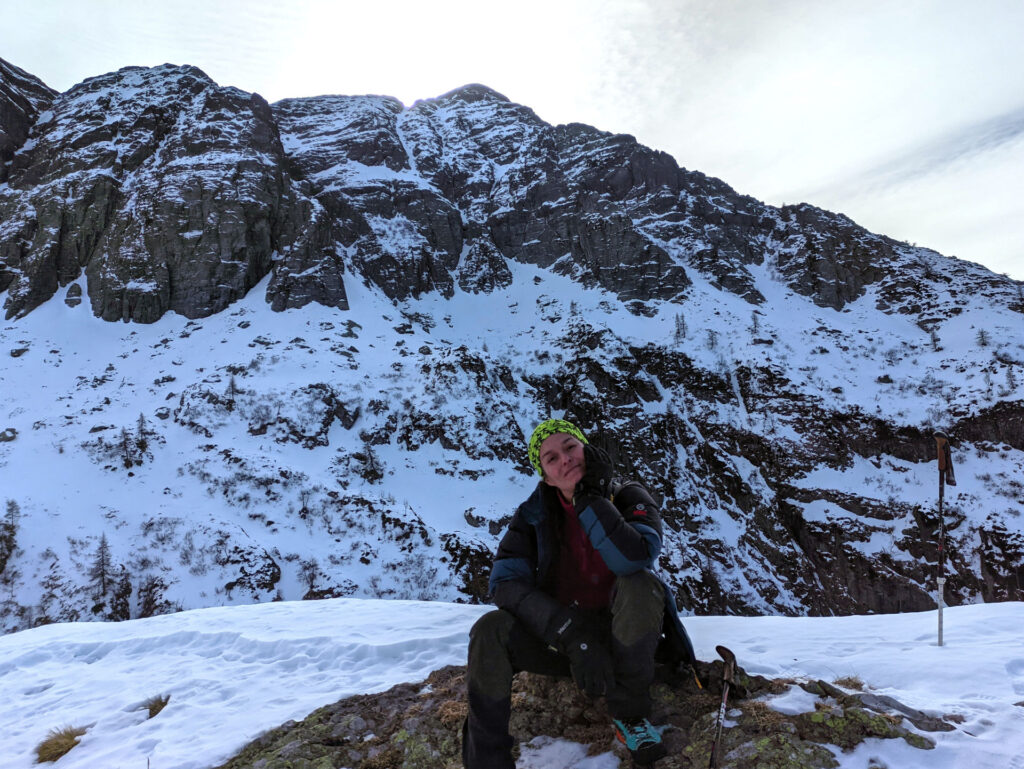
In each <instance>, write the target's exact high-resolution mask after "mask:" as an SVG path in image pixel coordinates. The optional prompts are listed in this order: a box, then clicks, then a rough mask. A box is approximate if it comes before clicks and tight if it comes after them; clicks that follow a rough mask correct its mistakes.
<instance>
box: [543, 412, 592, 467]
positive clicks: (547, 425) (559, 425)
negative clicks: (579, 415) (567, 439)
mask: <svg viewBox="0 0 1024 769" xmlns="http://www.w3.org/2000/svg"><path fill="white" fill-rule="evenodd" d="M555 433H566V434H567V435H571V436H572V437H573V438H578V439H579V440H580V441H582V442H583V443H586V442H587V439H586V437H585V436H584V435H583V433H582V432H580V429H579V428H578V427H577V426H576V425H574V424H573V423H572V422H568V421H566V420H564V419H548V420H547V421H545V422H541V423H540V424H539V425H537V427H536V428H534V430H533V435H531V436H530V464H531V465H533V468H534V469H535V470H536V471H537V475H540V476H543V475H544V471H543V470H541V467H540V444H542V443H543V442H544V439H545V438H548V437H550V436H552V435H554V434H555Z"/></svg>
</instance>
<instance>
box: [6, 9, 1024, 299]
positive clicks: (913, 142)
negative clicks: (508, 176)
mask: <svg viewBox="0 0 1024 769" xmlns="http://www.w3.org/2000/svg"><path fill="white" fill-rule="evenodd" d="M0 21H2V24H0V57H2V58H4V59H7V60H8V61H10V62H11V63H12V64H15V65H17V66H19V67H21V68H22V69H25V70H28V71H29V72H31V73H32V74H34V75H36V76H38V77H40V78H41V79H42V80H43V81H44V82H46V83H47V84H48V85H50V86H51V87H53V88H56V89H57V90H66V89H68V88H70V87H71V86H73V85H74V84H76V83H78V82H80V81H81V80H83V79H85V78H87V77H91V76H93V75H99V74H103V73H106V72H109V71H111V70H115V69H118V68H120V67H123V66H128V65H157V64H163V63H165V62H172V63H175V64H186V63H187V64H194V65H196V66H198V67H199V68H200V69H202V70H204V71H205V72H206V73H207V74H208V75H210V77H212V78H213V79H214V80H216V81H217V82H218V83H220V84H221V85H233V86H237V87H239V88H243V89H245V90H247V91H256V92H258V93H260V94H262V95H263V96H264V97H265V98H267V99H268V100H270V101H275V100H277V99H282V98H285V97H289V96H308V95H315V94H323V93H341V94H363V93H378V94H388V95H391V96H396V97H398V98H399V99H401V100H402V101H403V102H405V103H406V104H412V103H413V102H414V101H416V100H417V99H422V98H430V97H433V96H437V95H440V94H442V93H444V92H446V91H449V90H451V89H452V88H456V87H458V86H460V85H464V84H466V83H473V82H478V83H484V84H486V85H488V86H490V87H492V88H494V89H496V90H498V91H500V92H502V93H504V94H505V95H506V96H508V97H509V98H510V99H512V100H513V101H516V102H519V103H522V104H525V105H527V106H529V107H532V108H533V109H534V110H535V111H536V112H537V113H538V115H540V117H541V118H543V119H545V120H547V121H549V122H552V123H564V122H572V121H576V122H584V123H589V124H591V125H594V126H597V127H598V128H601V129H604V130H608V131H616V132H624V133H631V134H633V135H634V136H636V137H637V138H638V139H639V140H640V141H641V142H643V143H644V144H647V145H649V146H651V147H655V148H657V149H660V150H664V151H666V152H668V153H670V154H671V155H673V156H674V157H675V158H676V160H677V161H678V162H679V163H680V165H682V166H685V167H686V168H690V169H694V170H699V171H703V172H704V173H707V174H710V175H712V176H717V177H719V178H721V179H723V180H725V181H726V182H728V183H729V184H730V185H732V186H733V187H734V188H735V189H736V190H737V191H739V192H742V193H745V194H749V195H753V196H755V197H757V198H760V199H762V200H764V201H765V202H768V203H771V204H773V205H780V204H782V203H795V202H799V201H807V202H810V203H813V204H815V205H819V206H822V207H824V208H829V209H832V210H836V211H841V212H843V213H845V214H847V215H849V216H850V217H851V218H853V219H854V220H855V221H857V222H859V223H860V224H862V225H864V226H865V227H868V228H869V229H871V230H874V231H876V232H882V233H885V234H887V235H892V236H894V237H897V238H900V239H905V240H908V241H911V242H914V243H917V244H918V245H923V246H928V247H931V248H934V249H936V250H938V251H941V252H942V253H945V254H949V255H955V256H959V257H961V258H965V259H970V260H972V261H976V262H981V263H982V264H985V265H987V266H988V267H990V268H991V269H993V270H995V271H996V272H1007V273H1009V274H1010V275H1011V276H1013V277H1015V278H1017V279H1024V45H1022V42H1021V41H1022V40H1024V0H895V1H894V0H828V1H827V2H823V1H822V0H517V2H509V3H506V2H497V1H496V0H492V1H491V2H485V1H484V0H466V1H463V0H364V1H363V2H348V1H346V0H333V1H328V0H288V2H283V3H282V2H280V1H279V0H273V1H272V2H269V1H265V0H245V1H244V2H243V1H242V0H160V2H153V3H141V2H137V0H124V1H123V2H122V1H121V0H74V1H72V2H65V0H34V1H33V2H26V1H25V0H0Z"/></svg>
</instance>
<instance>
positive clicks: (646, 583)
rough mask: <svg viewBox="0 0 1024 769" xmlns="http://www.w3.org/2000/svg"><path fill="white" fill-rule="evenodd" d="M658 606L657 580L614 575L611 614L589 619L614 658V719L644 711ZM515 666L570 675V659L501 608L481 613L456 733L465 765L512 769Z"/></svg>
mask: <svg viewBox="0 0 1024 769" xmlns="http://www.w3.org/2000/svg"><path fill="white" fill-rule="evenodd" d="M664 606H665V604H664V588H663V587H662V586H661V583H660V582H659V581H658V580H657V578H656V577H654V576H653V575H652V574H650V573H649V572H646V571H642V572H638V573H636V574H631V575H629V576H625V577H619V578H618V579H617V580H616V583H615V593H614V598H613V600H612V605H611V609H610V611H603V612H600V613H599V614H598V615H596V617H595V619H596V620H597V621H598V622H601V623H602V626H603V627H604V629H605V635H606V641H607V642H608V644H609V648H610V649H611V652H612V656H613V659H614V662H615V687H614V688H613V690H612V691H611V692H610V693H609V694H608V698H607V700H608V710H609V712H610V713H611V715H612V717H613V718H646V717H647V716H648V715H649V714H650V709H651V695H650V685H651V681H652V680H653V679H654V652H655V650H656V649H657V646H658V640H659V638H660V637H661V625H662V620H663V615H664ZM520 671H527V672H530V673H540V674H542V675H552V676H569V675H571V673H570V670H569V658H568V657H566V656H565V655H563V654H559V653H558V652H555V651H553V650H552V649H551V648H550V647H549V646H547V645H546V644H545V643H544V642H543V641H542V640H541V639H539V638H537V637H536V636H535V635H534V634H533V633H532V632H530V630H529V629H527V627H526V626H525V625H523V624H522V623H521V622H520V621H519V620H518V619H516V617H515V616H514V615H512V614H510V613H509V612H506V611H503V610H500V609H499V610H497V611H492V612H490V613H489V614H485V615H484V616H483V617H481V618H480V619H479V620H477V622H476V624H475V625H473V629H472V630H471V631H470V634H469V664H468V667H467V671H466V679H467V680H466V683H467V688H468V697H469V715H468V717H467V719H466V723H465V724H464V726H463V733H462V762H463V766H465V767H466V769H515V763H514V762H513V760H512V745H513V739H512V736H511V735H510V734H509V729H508V726H509V719H510V718H511V715H512V676H513V675H515V674H516V673H518V672H520Z"/></svg>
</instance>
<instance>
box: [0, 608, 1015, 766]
mask: <svg viewBox="0 0 1024 769" xmlns="http://www.w3.org/2000/svg"><path fill="white" fill-rule="evenodd" d="M483 610H484V609H483V608H482V607H474V606H457V605H451V604H440V603H417V602H404V601H399V602H396V601H362V600H354V599H337V600H331V601H320V602H303V603H294V602H286V603H279V604H272V605H265V606H246V607H231V608H216V609H203V610H199V611H191V612H184V613H179V614H175V615H173V616H165V617H153V618H150V619H145V620H133V621H130V622H125V623H117V624H91V625H86V624H80V623H79V624H68V625H50V626H47V627H42V628H36V629H33V630H27V631H24V632H21V633H16V634H13V635H8V636H5V637H2V638H0V684H2V685H0V732H2V733H3V734H4V759H3V765H4V766H5V767H9V769H29V767H32V766H35V763H34V761H35V754H34V749H35V746H36V745H37V744H38V743H39V742H41V741H42V739H43V738H44V737H45V736H46V733H47V732H48V731H49V730H50V729H52V728H57V727H62V726H87V727H88V731H87V732H86V733H85V735H84V736H83V737H82V740H81V743H80V744H79V745H78V746H77V747H75V748H74V749H72V751H71V752H70V753H68V754H67V755H66V756H65V757H64V758H62V759H60V764H59V765H60V766H61V767H66V768H68V769H74V768H75V767H89V768H90V769H91V768H92V767H97V766H103V767H109V769H129V767H140V766H145V765H146V762H147V760H148V761H149V762H150V765H151V766H153V767H161V769H190V768H192V769H205V768H206V767H210V766H215V765H217V764H219V763H221V762H222V761H224V760H226V759H227V758H228V757H230V756H231V755H233V754H234V753H235V752H237V751H238V750H239V749H240V748H241V747H242V746H243V745H244V744H245V743H246V742H248V741H249V740H251V739H253V738H255V737H257V736H258V735H259V734H260V733H261V732H263V731H265V730H267V729H269V728H272V727H276V726H277V725H278V724H280V723H282V722H283V721H285V720H288V719H297V718H302V717H304V716H305V715H306V714H308V713H309V712H311V711H312V710H314V709H316V708H318V707H320V706H322V705H325V704H328V703H331V702H334V701H335V700H337V699H339V698H342V697H346V696H349V695H352V694H358V693H371V692H379V691H383V690H385V689H387V688H388V687H390V686H393V685H395V684H397V683H402V682H406V681H418V680H422V679H423V678H425V677H426V675H427V674H428V673H429V672H430V671H432V670H434V669H436V668H439V667H441V666H443V665H449V664H464V663H465V654H466V642H467V633H468V630H469V627H470V626H471V625H472V623H473V621H474V620H475V619H476V618H477V617H478V616H479V615H480V614H481V612H482V611H483ZM1022 622H1024V604H1020V603H1005V604H1001V605H989V606H969V607H959V608H955V609H950V610H947V611H946V614H945V629H946V635H945V640H946V645H944V646H943V647H938V646H936V644H935V613H934V612H924V613H917V614H908V615H902V616H884V617H881V616H879V617H841V618H788V617H761V618H738V617H693V618H691V619H689V620H688V621H687V625H688V628H689V630H690V633H691V635H692V637H693V640H694V644H695V647H696V651H697V654H698V656H699V657H701V658H703V659H710V658H713V657H714V656H715V654H714V646H715V644H719V643H725V644H727V645H728V646H730V647H731V648H732V649H733V650H734V651H735V652H736V654H737V656H738V658H739V660H740V662H741V664H742V665H743V666H744V668H745V669H746V670H747V672H748V673H752V674H760V675H765V676H770V677H788V678H793V679H797V680H804V679H811V680H817V679H824V680H826V681H834V680H836V679H837V678H842V677H846V676H855V677H857V678H859V679H860V680H861V681H862V682H863V683H864V684H865V685H866V686H868V687H870V690H871V691H872V693H874V694H877V695H888V696H891V697H895V698H896V699H898V700H899V701H901V702H902V703H903V704H904V705H907V706H909V707H911V708H915V709H918V710H923V711H925V712H927V713H929V714H932V715H937V716H955V717H956V718H957V720H958V721H959V723H958V724H957V725H956V729H955V730H954V731H950V732H932V733H929V734H928V736H929V737H930V738H932V739H934V740H935V742H936V747H935V749H934V750H927V751H925V750H918V749H915V748H911V747H910V746H908V745H907V744H906V743H904V742H903V741H902V740H869V741H867V742H866V743H865V744H863V745H861V746H860V747H858V748H857V749H856V750H855V751H854V752H851V753H839V752H838V750H837V751H836V752H837V754H838V756H837V757H838V759H839V765H840V767H842V768H843V769H855V768H856V769H861V768H862V767H864V766H865V765H867V764H868V763H873V764H874V765H875V766H887V767H893V768H895V767H899V769H918V767H920V768H921V769H925V768H927V769H958V768H962V767H967V766H983V767H985V768H986V769H1017V768H1018V767H1019V766H1020V765H1021V761H1022V760H1024V707H1022V706H1021V705H1020V703H1021V701H1022V700H1024V651H1022V649H1021V645H1020V638H1019V631H1020V627H1021V623H1022ZM156 696H169V698H170V699H169V700H168V703H167V706H166V707H165V708H164V709H163V710H162V711H161V712H160V713H159V714H158V715H157V716H156V717H154V718H151V719H150V718H147V713H146V711H145V709H143V706H142V703H143V702H145V701H146V700H147V699H149V698H151V697H156ZM806 700H807V696H806V695H804V694H803V693H802V692H801V691H800V690H799V689H798V688H796V687H793V689H791V690H790V692H788V693H786V694H783V695H779V696H777V697H773V698H769V700H768V704H769V706H771V707H774V708H778V709H780V710H782V711H783V712H799V710H794V708H796V709H799V708H801V707H803V708H804V709H807V708H809V707H811V706H809V705H808V704H807V702H806ZM1015 703H1017V704H1015ZM618 765H619V762H618V759H617V758H615V757H614V756H612V755H611V754H605V755H604V756H599V757H592V758H589V759H587V758H586V757H585V754H584V751H582V750H579V749H573V746H572V745H568V744H566V743H564V742H551V741H549V740H541V741H539V742H538V743H537V744H535V745H534V747H533V749H532V750H531V749H526V750H524V755H523V759H522V760H521V761H520V763H519V766H520V769H556V768H557V769H614V768H615V767H617V766H618Z"/></svg>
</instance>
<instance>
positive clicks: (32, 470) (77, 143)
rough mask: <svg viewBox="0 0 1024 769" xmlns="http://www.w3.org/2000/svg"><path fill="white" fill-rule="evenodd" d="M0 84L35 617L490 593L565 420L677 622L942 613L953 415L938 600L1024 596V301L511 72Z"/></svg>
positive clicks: (14, 535)
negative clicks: (531, 88) (423, 97)
mask: <svg viewBox="0 0 1024 769" xmlns="http://www.w3.org/2000/svg"><path fill="white" fill-rule="evenodd" d="M0 99H2V104H0V151H3V152H7V154H6V155H4V158H6V159H5V160H4V162H3V165H2V166H0V299H2V302H3V306H4V308H5V312H6V316H7V320H6V323H4V324H3V326H2V327H0V354H2V360H3V361H4V363H3V366H2V368H0V390H2V393H3V402H2V404H3V405H2V408H3V410H2V411H0V468H2V473H3V482H2V492H0V498H2V500H3V501H4V502H5V503H6V507H5V508H4V510H5V512H6V515H5V517H4V520H3V523H2V525H3V529H2V532H0V534H2V536H0V580H2V582H3V585H2V589H0V601H2V604H0V607H2V608H0V611H2V613H3V615H2V616H3V623H4V627H5V628H6V629H8V630H10V629H14V628H25V627H28V626H31V625H35V624H40V623H44V622H47V621H54V620H62V619H63V620H67V619H89V618H110V619H119V618H126V617H129V616H131V617H136V616H146V615H149V614H154V613H160V612H165V611H169V610H172V609H174V608H177V607H183V608H194V607H200V606H211V605H222V604H229V603H250V602H254V601H266V600H273V599H274V598H279V597H281V598H289V599H291V598H299V597H303V596H307V597H325V596H346V595H352V596H368V597H393V598H427V599H444V600H477V599H480V598H481V597H483V595H484V593H485V581H486V576H487V571H488V567H489V559H490V553H491V551H492V550H493V548H494V546H495V544H496V541H497V537H498V536H499V534H500V532H501V530H502V526H503V524H504V522H505V521H506V520H507V518H508V516H509V515H510V514H511V512H512V510H513V509H514V507H515V505H516V504H517V503H518V502H519V501H521V500H522V499H523V498H525V497H526V496H527V494H528V493H529V491H530V490H531V488H532V485H533V484H534V482H535V477H534V476H532V475H531V472H530V469H529V467H528V465H527V463H526V455H525V454H526V452H525V449H524V444H525V438H526V436H527V435H528V434H529V432H530V430H531V429H532V427H533V425H534V424H535V423H536V422H537V421H539V420H540V419H542V418H545V417H547V416H549V415H552V414H557V415H562V414H564V415H566V416H568V418H570V419H573V420H574V421H576V422H577V423H578V424H580V426H581V427H582V428H583V429H584V430H585V431H586V432H587V433H588V434H589V435H590V436H591V438H592V440H594V441H595V442H596V443H598V444H600V445H603V446H604V447H606V448H607V449H608V450H609V451H610V452H611V454H612V456H613V457H614V458H615V459H616V461H617V462H618V463H619V465H620V466H621V468H622V470H623V472H624V473H628V474H630V475H635V476H637V477H639V478H640V479H642V480H643V481H644V482H645V483H646V484H647V485H648V486H650V487H651V489H652V490H653V491H654V492H655V494H656V495H657V496H658V497H659V498H660V499H662V500H663V508H664V511H665V512H664V514H665V519H666V523H667V538H666V540H667V541H666V548H665V552H664V554H663V557H662V567H663V571H664V572H665V575H666V577H667V578H668V580H669V581H670V582H671V583H672V584H673V585H674V587H675V588H676V591H677V599H678V602H679V603H680V605H681V606H682V607H684V608H685V609H686V610H689V611H693V612H719V613H722V612H728V613H762V612H767V613H783V614H802V613H812V614H823V613H837V612H838V613H846V612H889V611H900V610H915V609H925V608H930V607H932V606H933V605H934V589H935V578H936V568H935V560H936V544H935V539H936V538H935V527H936V525H937V517H936V515H935V505H936V496H937V477H936V469H935V463H934V461H933V459H934V451H935V449H934V445H935V444H934V441H933V440H932V438H931V432H932V430H933V429H935V428H943V429H945V430H947V431H948V432H949V433H950V435H951V436H952V438H953V441H954V446H955V452H954V458H955V461H956V463H957V476H958V485H957V486H956V487H955V488H948V489H947V495H946V513H947V527H948V540H947V542H948V555H949V562H948V571H949V573H948V577H949V581H948V582H947V586H946V593H947V595H946V598H947V601H949V602H950V603H954V604H956V603H962V602H976V601H992V600H1003V599H1007V598H1011V599H1012V598H1019V597H1020V595H1021V593H1020V590H1021V584H1022V580H1024V565H1022V557H1024V522H1022V519H1021V512H1022V510H1024V486H1022V484H1021V482H1020V481H1019V478H1020V476H1021V469H1022V466H1024V454H1022V451H1024V400H1022V393H1024V391H1022V389H1021V387H1022V385H1021V381H1022V378H1024V371H1022V370H1021V363H1022V361H1024V287H1022V284H1020V283H1015V282H1014V281H1012V280H1010V279H1008V278H1005V277H1000V276H997V275H994V274H992V273H991V272H989V271H988V270H986V269H984V268H982V267H980V266H978V265H974V264H971V263H969V262H964V261H960V260H956V259H952V258H948V257H944V256H942V255H940V254H937V253H935V252H933V251H929V250H927V249H924V248H919V247H916V246H912V245H909V244H906V243H900V242H896V241H893V240H891V239H888V238H885V237H883V236H879V235H875V234H872V233H870V232H867V231H865V230H864V229H862V228H860V227H858V226H857V225H856V224H855V223H853V222H851V221H850V220H849V219H847V218H846V217H844V216H842V215H839V214H833V213H830V212H827V211H823V210H820V209H817V208H814V207H813V206H810V205H805V204H802V205H798V206H786V207H783V208H781V209H777V208H773V207H770V206H766V205H764V204H762V203H760V202H759V201H757V200H754V199H752V198H749V197H744V196H741V195H739V194H737V193H736V192H734V191H733V190H732V189H731V188H730V187H728V186H727V185H726V184H724V183H723V182H721V181H719V180H716V179H712V178H708V177H706V176H704V175H702V174H700V173H698V172H694V171H688V170H686V169H683V168H680V167H679V166H678V165H677V164H676V162H675V160H673V159H672V158H671V157H669V156H667V155H665V154H664V153H660V152H656V151H654V150H651V149H648V148H646V147H643V146H641V145H639V144H638V143H637V142H636V141H635V140H634V139H633V138H632V137H628V136H618V135H612V134H608V133H604V132H601V131H599V130H597V129H594V128H591V127H588V126H583V125H576V124H573V125H567V126H551V125H548V124H546V123H544V122H543V121H541V120H540V119H539V118H538V117H537V116H536V115H535V114H534V113H533V112H532V111H530V110H529V109H528V108H526V107H523V106H520V105H516V104H513V103H511V102H509V101H508V100H507V99H506V98H504V97H503V96H501V95H500V94H497V93H495V92H494V91H491V90H490V89H487V88H485V87H483V86H476V85H474V86H467V87H464V88H461V89H458V90H456V91H453V92H451V93H449V94H446V95H444V96H441V97H439V98H437V99H431V100H427V101H423V102H418V103H417V104H416V105H413V106H412V107H409V108H406V107H404V106H403V105H402V104H401V103H399V102H398V101H397V100H394V99H391V98H387V97H376V96H361V97H360V96H324V97H316V98H305V99H289V100H285V101H283V102H279V103H277V104H275V105H268V104H267V103H266V102H265V101H264V100H263V99H261V98H260V97H259V96H258V95H256V94H248V93H244V92H242V91H239V90H238V89H234V88H222V87H219V86H217V85H216V84H215V83H213V82H212V81H211V80H210V79H209V78H208V77H207V76H206V75H204V74H203V73H202V72H201V71H199V70H198V69H196V68H194V67H176V66H171V65H164V66H162V67H156V68H152V69H143V68H137V67H136V68H127V69H123V70H120V71H118V72H115V73H111V74H108V75H103V76H100V77H97V78H92V79H90V80H87V81H85V82H83V83H81V84H80V85H78V86H75V87H74V88H72V89H71V90H69V91H68V92H66V93H63V94H55V93H53V92H52V91H51V90H50V89H48V88H47V87H46V86H45V85H44V84H42V83H41V82H39V81H38V80H37V79H35V78H32V76H31V75H28V74H27V73H24V72H22V71H21V70H18V69H17V68H15V67H12V66H10V65H7V64H6V63H3V64H2V66H0ZM3 147H8V148H10V149H9V150H4V149H3ZM84 299H87V300H88V301H83V300H84ZM113 321H128V323H117V322H113Z"/></svg>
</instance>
